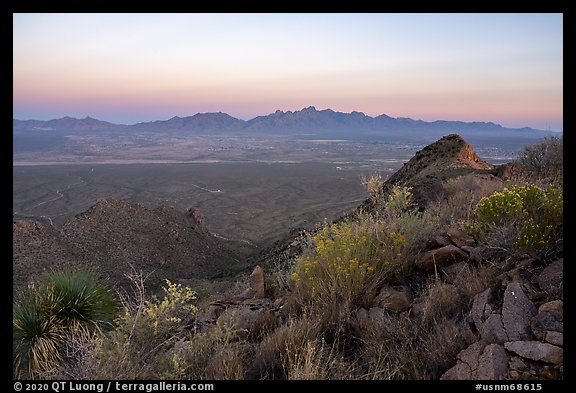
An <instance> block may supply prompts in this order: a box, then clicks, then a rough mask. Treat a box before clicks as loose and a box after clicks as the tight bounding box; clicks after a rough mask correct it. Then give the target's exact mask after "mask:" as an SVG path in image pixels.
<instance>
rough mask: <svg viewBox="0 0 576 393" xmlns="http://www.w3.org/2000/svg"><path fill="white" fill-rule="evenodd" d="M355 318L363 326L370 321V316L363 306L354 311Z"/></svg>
mask: <svg viewBox="0 0 576 393" xmlns="http://www.w3.org/2000/svg"><path fill="white" fill-rule="evenodd" d="M356 319H357V320H358V324H359V325H360V326H364V325H366V324H367V323H369V322H370V316H369V315H368V310H366V309H365V308H360V309H358V311H356Z"/></svg>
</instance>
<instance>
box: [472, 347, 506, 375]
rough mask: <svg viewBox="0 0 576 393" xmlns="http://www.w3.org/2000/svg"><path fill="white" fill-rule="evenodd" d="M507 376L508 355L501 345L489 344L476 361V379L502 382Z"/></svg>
mask: <svg viewBox="0 0 576 393" xmlns="http://www.w3.org/2000/svg"><path fill="white" fill-rule="evenodd" d="M507 376H508V354H507V353H506V350H505V349H504V347H503V346H502V345H498V344H490V345H488V346H486V348H484V351H483V352H482V355H480V358H479V359H478V370H477V372H476V379H482V380H502V379H505V378H506V377H507Z"/></svg>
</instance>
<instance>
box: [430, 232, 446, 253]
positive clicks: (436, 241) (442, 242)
mask: <svg viewBox="0 0 576 393" xmlns="http://www.w3.org/2000/svg"><path fill="white" fill-rule="evenodd" d="M448 245H450V240H448V239H447V238H446V237H444V236H440V235H438V236H435V237H434V238H432V239H430V240H428V241H427V242H426V248H427V249H428V250H433V249H436V248H440V247H444V246H448Z"/></svg>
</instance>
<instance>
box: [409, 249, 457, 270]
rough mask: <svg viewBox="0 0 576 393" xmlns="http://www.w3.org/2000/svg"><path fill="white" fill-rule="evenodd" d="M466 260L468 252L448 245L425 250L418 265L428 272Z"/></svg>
mask: <svg viewBox="0 0 576 393" xmlns="http://www.w3.org/2000/svg"><path fill="white" fill-rule="evenodd" d="M466 260H468V254H466V253H465V252H464V251H462V250H461V249H460V248H458V247H456V246H453V245H448V246H444V247H441V248H437V249H435V250H431V251H427V252H425V253H424V254H423V255H422V256H421V257H420V259H419V260H418V261H417V262H416V265H417V266H418V267H419V268H420V269H422V270H424V271H426V272H429V273H433V272H434V271H435V269H436V268H437V267H438V268H439V267H443V266H449V265H453V264H455V263H458V262H462V261H466Z"/></svg>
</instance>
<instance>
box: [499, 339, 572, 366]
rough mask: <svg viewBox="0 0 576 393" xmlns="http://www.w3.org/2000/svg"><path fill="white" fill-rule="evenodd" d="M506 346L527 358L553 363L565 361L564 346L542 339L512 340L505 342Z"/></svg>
mask: <svg viewBox="0 0 576 393" xmlns="http://www.w3.org/2000/svg"><path fill="white" fill-rule="evenodd" d="M504 348H506V349H507V350H508V351H511V352H514V353H516V354H518V355H520V356H522V357H523V358H525V359H531V360H536V361H541V362H546V363H553V364H560V363H562V361H563V352H564V351H563V350H562V348H560V347H557V346H555V345H552V344H548V343H542V342H540V341H511V342H507V343H506V344H504Z"/></svg>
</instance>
